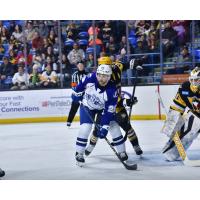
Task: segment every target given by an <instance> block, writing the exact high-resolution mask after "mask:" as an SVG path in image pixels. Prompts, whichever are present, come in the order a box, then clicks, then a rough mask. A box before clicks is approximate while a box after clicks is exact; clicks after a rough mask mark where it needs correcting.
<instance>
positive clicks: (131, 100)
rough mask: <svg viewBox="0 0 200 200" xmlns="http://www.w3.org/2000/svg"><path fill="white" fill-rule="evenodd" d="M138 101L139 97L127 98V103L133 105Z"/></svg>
mask: <svg viewBox="0 0 200 200" xmlns="http://www.w3.org/2000/svg"><path fill="white" fill-rule="evenodd" d="M137 102H138V100H137V97H134V98H133V99H132V98H131V99H126V105H127V106H129V107H131V106H133V105H135V104H136V103H137Z"/></svg>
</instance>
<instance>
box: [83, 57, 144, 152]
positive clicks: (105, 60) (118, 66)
mask: <svg viewBox="0 0 200 200" xmlns="http://www.w3.org/2000/svg"><path fill="white" fill-rule="evenodd" d="M98 64H99V65H101V64H106V65H111V66H112V76H111V80H112V81H113V82H114V83H115V85H116V86H117V89H118V103H117V107H116V121H117V123H118V124H119V126H120V127H121V128H122V129H123V130H124V131H125V133H126V135H127V137H128V139H129V141H130V142H131V144H132V146H133V148H134V150H135V152H136V154H137V155H141V154H142V153H143V151H142V149H141V147H140V145H139V141H138V137H137V135H136V133H135V131H134V129H133V127H132V126H131V123H130V119H129V116H128V114H127V111H126V108H125V106H124V105H123V101H124V100H125V101H126V104H127V106H131V105H133V104H135V103H137V98H136V97H135V98H134V99H123V98H122V97H121V74H122V71H123V70H126V69H128V68H129V63H127V64H122V63H121V62H114V63H112V61H111V59H110V58H109V57H101V58H100V59H99V60H98ZM135 64H136V63H135ZM137 64H139V63H137ZM99 120H100V119H98V117H97V119H96V123H97V124H98V121H99ZM96 133H97V130H96V128H95V129H94V131H93V133H92V135H91V137H90V143H89V145H88V146H87V148H86V150H85V154H86V155H89V154H90V153H91V152H92V150H93V149H94V147H95V145H96V143H97V140H98V137H97V134H96Z"/></svg>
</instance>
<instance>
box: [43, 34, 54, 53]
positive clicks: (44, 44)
mask: <svg viewBox="0 0 200 200" xmlns="http://www.w3.org/2000/svg"><path fill="white" fill-rule="evenodd" d="M49 46H52V45H51V44H50V43H49V40H48V38H47V37H46V38H43V47H42V50H41V53H44V54H46V52H47V48H48V47H49Z"/></svg>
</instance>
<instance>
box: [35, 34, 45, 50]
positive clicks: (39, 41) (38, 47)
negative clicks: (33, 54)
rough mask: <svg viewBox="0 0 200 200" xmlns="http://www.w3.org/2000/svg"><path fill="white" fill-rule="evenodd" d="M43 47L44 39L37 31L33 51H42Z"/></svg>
mask: <svg viewBox="0 0 200 200" xmlns="http://www.w3.org/2000/svg"><path fill="white" fill-rule="evenodd" d="M42 47H43V38H42V37H41V36H40V33H39V32H38V31H35V33H34V36H33V40H32V49H33V50H35V51H41V50H42Z"/></svg>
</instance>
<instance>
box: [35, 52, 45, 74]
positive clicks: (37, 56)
mask: <svg viewBox="0 0 200 200" xmlns="http://www.w3.org/2000/svg"><path fill="white" fill-rule="evenodd" d="M43 64H44V62H43V60H42V56H41V54H40V53H38V52H36V54H35V55H33V65H35V67H36V66H37V70H38V72H42V65H43Z"/></svg>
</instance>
